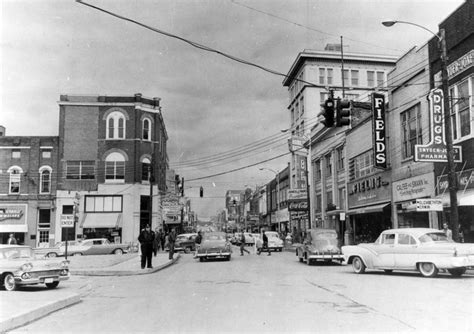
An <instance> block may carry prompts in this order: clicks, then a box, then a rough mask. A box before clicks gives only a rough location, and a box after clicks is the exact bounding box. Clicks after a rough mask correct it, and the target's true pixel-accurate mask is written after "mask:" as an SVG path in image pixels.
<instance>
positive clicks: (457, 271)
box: [448, 268, 466, 277]
mask: <svg viewBox="0 0 474 334" xmlns="http://www.w3.org/2000/svg"><path fill="white" fill-rule="evenodd" d="M448 272H449V273H450V274H451V275H452V276H454V277H460V276H462V275H463V274H464V273H465V272H466V268H453V269H448Z"/></svg>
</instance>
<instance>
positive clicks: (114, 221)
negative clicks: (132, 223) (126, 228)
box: [81, 213, 122, 228]
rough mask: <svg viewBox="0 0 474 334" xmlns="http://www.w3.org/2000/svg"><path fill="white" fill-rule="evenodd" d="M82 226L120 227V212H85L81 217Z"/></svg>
mask: <svg viewBox="0 0 474 334" xmlns="http://www.w3.org/2000/svg"><path fill="white" fill-rule="evenodd" d="M81 227H82V228H118V227H122V214H121V213H86V214H84V216H83V217H82V221H81Z"/></svg>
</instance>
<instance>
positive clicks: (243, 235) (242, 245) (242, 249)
mask: <svg viewBox="0 0 474 334" xmlns="http://www.w3.org/2000/svg"><path fill="white" fill-rule="evenodd" d="M244 252H246V253H247V254H250V252H249V251H248V250H246V249H245V234H244V232H242V233H241V235H240V256H244Z"/></svg>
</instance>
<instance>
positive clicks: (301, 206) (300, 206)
mask: <svg viewBox="0 0 474 334" xmlns="http://www.w3.org/2000/svg"><path fill="white" fill-rule="evenodd" d="M288 211H308V201H306V200H298V201H290V202H288Z"/></svg>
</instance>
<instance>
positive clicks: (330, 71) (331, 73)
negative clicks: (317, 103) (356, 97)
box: [327, 68, 333, 85]
mask: <svg viewBox="0 0 474 334" xmlns="http://www.w3.org/2000/svg"><path fill="white" fill-rule="evenodd" d="M327 72H328V76H327V79H328V85H332V83H333V70H332V68H328V69H327Z"/></svg>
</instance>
